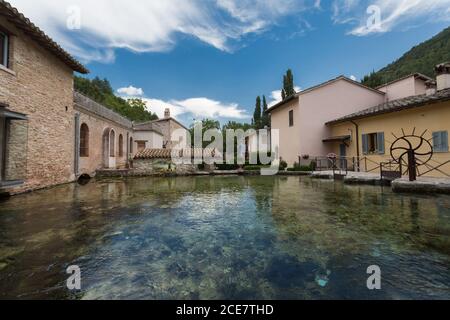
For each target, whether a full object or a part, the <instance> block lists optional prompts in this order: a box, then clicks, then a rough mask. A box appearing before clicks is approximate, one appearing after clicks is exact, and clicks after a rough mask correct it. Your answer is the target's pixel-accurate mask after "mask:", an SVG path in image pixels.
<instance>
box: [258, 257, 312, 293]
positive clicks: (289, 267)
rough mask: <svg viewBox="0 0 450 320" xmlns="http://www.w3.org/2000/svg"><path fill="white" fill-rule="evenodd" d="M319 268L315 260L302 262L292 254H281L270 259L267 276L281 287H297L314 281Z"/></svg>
mask: <svg viewBox="0 0 450 320" xmlns="http://www.w3.org/2000/svg"><path fill="white" fill-rule="evenodd" d="M318 268H319V265H317V264H316V263H314V262H309V261H307V262H300V261H299V260H298V259H297V258H295V257H292V256H281V257H276V258H274V259H272V260H271V261H270V263H269V266H268V267H267V268H266V271H265V277H266V278H267V280H269V281H270V282H271V283H273V284H274V285H276V286H278V287H280V288H291V287H297V286H302V285H303V284H304V283H305V282H308V281H309V282H311V281H314V276H315V271H316V270H317V269H318Z"/></svg>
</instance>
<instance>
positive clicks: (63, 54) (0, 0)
mask: <svg viewBox="0 0 450 320" xmlns="http://www.w3.org/2000/svg"><path fill="white" fill-rule="evenodd" d="M0 16H4V17H6V19H8V21H9V22H11V23H12V24H14V25H15V26H16V27H17V28H18V29H19V30H22V31H23V32H24V33H25V34H27V35H28V36H29V37H30V38H32V39H33V40H34V41H36V42H37V43H38V44H39V45H41V46H42V47H44V48H46V49H47V50H49V51H50V52H51V53H53V54H54V55H55V56H57V57H58V58H59V59H60V60H61V61H62V62H64V63H65V64H66V65H67V66H68V67H70V68H71V69H72V70H73V71H76V72H79V73H82V74H87V73H89V70H88V69H86V67H85V66H83V65H82V64H81V63H80V62H78V61H77V60H76V59H75V58H73V57H72V56H71V55H70V54H69V53H68V52H67V51H65V50H64V49H63V48H61V47H60V46H59V45H58V44H57V43H56V42H55V41H53V40H52V39H51V38H50V37H49V36H48V35H46V34H45V33H44V32H43V31H42V30H41V29H39V28H38V27H37V26H36V25H35V24H33V23H32V22H31V21H30V19H28V18H26V17H25V16H24V15H23V14H22V13H20V12H19V11H18V10H17V9H16V8H14V7H13V6H11V5H10V4H9V3H8V2H6V1H4V0H0Z"/></svg>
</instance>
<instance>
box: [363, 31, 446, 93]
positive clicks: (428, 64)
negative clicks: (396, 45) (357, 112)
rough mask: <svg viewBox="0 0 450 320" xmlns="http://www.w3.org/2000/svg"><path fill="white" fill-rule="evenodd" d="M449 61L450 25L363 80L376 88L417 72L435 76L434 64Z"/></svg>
mask: <svg viewBox="0 0 450 320" xmlns="http://www.w3.org/2000/svg"><path fill="white" fill-rule="evenodd" d="M447 61H450V27H449V28H447V29H445V30H444V31H442V32H441V33H439V34H438V35H436V36H435V37H433V38H431V39H430V40H428V41H425V42H423V43H421V44H419V45H418V46H416V47H414V48H412V49H411V50H410V51H408V52H407V53H406V54H404V55H403V57H401V58H400V59H398V60H397V61H395V62H393V63H391V64H390V65H388V66H387V67H385V68H383V69H381V70H380V71H377V72H372V73H371V74H370V75H367V76H365V77H364V79H363V80H362V81H361V82H362V83H363V84H365V85H367V86H369V87H372V88H375V87H378V86H380V85H382V84H384V83H387V82H390V81H393V80H396V79H399V78H401V77H404V76H407V75H409V74H412V73H416V72H419V73H423V74H425V75H427V76H429V77H432V78H434V66H436V65H437V64H439V63H442V62H447Z"/></svg>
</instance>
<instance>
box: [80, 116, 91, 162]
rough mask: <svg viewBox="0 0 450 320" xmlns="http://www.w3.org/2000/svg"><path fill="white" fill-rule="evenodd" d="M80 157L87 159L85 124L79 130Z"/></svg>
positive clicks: (87, 147)
mask: <svg viewBox="0 0 450 320" xmlns="http://www.w3.org/2000/svg"><path fill="white" fill-rule="evenodd" d="M80 157H89V127H88V126H87V124H86V123H83V124H82V125H81V128H80Z"/></svg>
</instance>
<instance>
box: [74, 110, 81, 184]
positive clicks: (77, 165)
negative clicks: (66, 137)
mask: <svg viewBox="0 0 450 320" xmlns="http://www.w3.org/2000/svg"><path fill="white" fill-rule="evenodd" d="M74 122H75V150H74V151H75V152H74V155H75V158H74V173H75V178H76V179H78V174H79V170H80V114H79V113H76V114H75V121H74Z"/></svg>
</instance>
